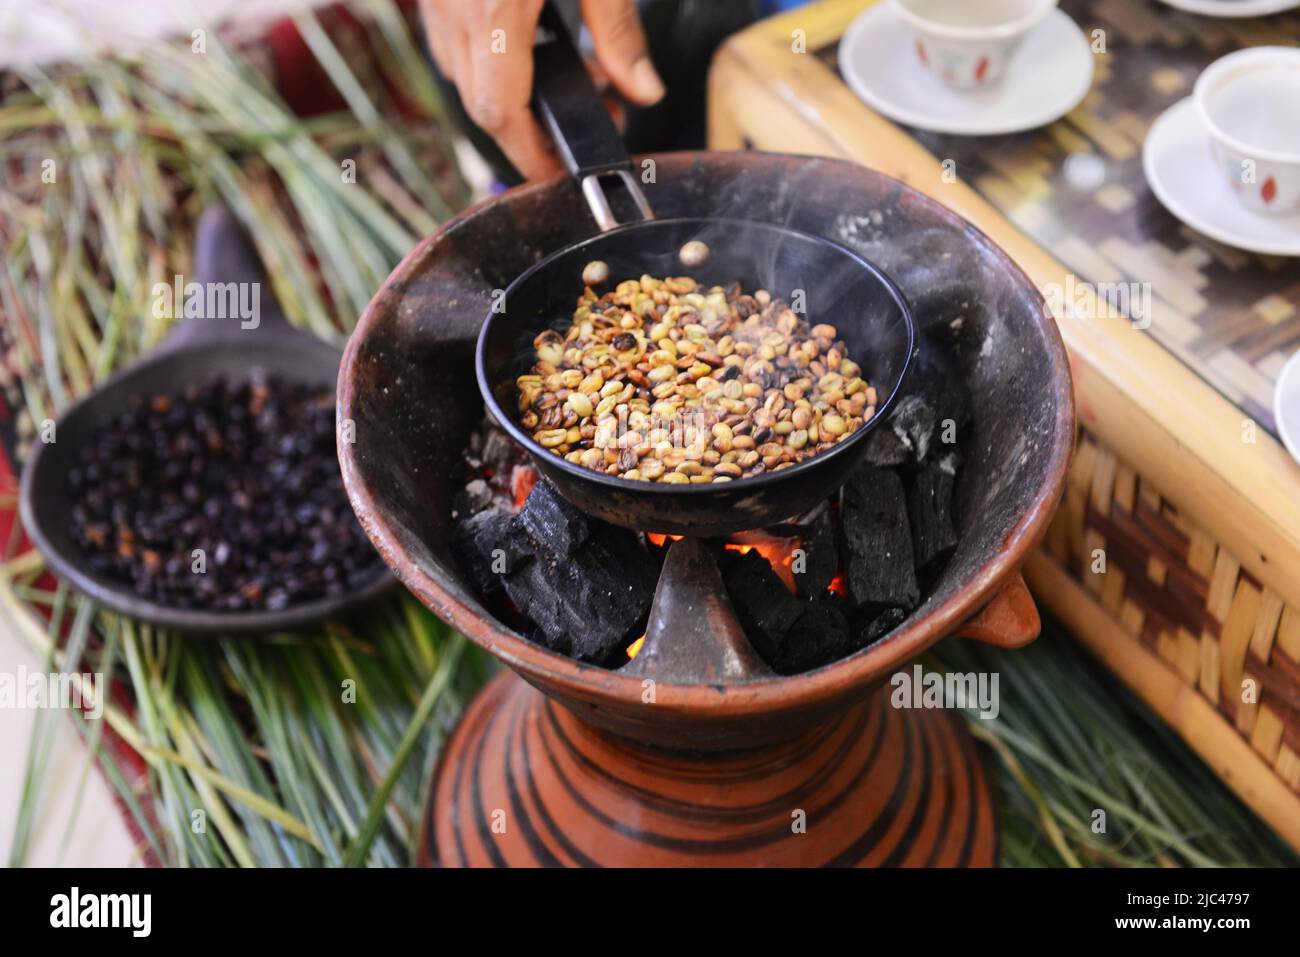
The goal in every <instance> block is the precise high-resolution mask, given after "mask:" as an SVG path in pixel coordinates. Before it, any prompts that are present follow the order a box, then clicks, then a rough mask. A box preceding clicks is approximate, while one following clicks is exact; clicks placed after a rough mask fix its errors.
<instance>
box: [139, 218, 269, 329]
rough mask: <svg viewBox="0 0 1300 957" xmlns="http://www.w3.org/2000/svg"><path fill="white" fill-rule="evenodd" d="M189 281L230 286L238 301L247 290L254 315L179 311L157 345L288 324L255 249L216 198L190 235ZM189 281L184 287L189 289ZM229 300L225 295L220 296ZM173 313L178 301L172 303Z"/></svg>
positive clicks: (204, 285)
mask: <svg viewBox="0 0 1300 957" xmlns="http://www.w3.org/2000/svg"><path fill="white" fill-rule="evenodd" d="M193 282H194V284H195V285H197V286H198V287H199V288H200V289H202V290H204V291H207V290H209V289H210V288H212V287H213V286H214V285H219V286H221V287H223V288H227V289H228V288H233V289H234V290H235V295H236V297H237V298H238V301H239V302H240V303H243V302H244V297H245V295H246V293H255V294H256V298H255V299H254V300H252V302H253V303H254V304H255V305H256V308H257V312H256V314H255V316H256V319H255V321H253V319H252V317H250V318H249V320H245V321H241V320H240V319H239V318H238V317H234V318H232V317H226V318H218V317H216V316H201V317H185V316H178V318H177V319H176V321H175V323H174V324H173V325H172V328H171V331H169V332H168V333H167V337H166V339H164V340H163V344H162V348H164V349H179V348H183V347H186V346H193V345H200V344H206V343H212V342H218V341H226V340H229V339H234V338H236V337H238V336H247V335H250V334H256V333H257V332H258V331H259V330H261V329H265V328H268V327H278V326H285V327H288V326H289V325H290V323H289V320H288V318H286V317H285V314H284V312H283V311H282V310H281V309H280V304H279V303H278V302H276V301H275V296H274V294H273V293H272V292H271V283H270V280H269V279H268V278H267V275H266V270H265V269H263V268H262V263H261V260H259V259H258V258H257V250H256V249H255V248H254V247H253V244H252V243H251V242H250V241H249V239H248V236H247V235H246V234H245V233H244V230H243V229H242V228H241V227H240V225H239V222H238V221H237V220H236V219H235V217H234V214H233V213H231V212H230V210H229V209H227V208H226V207H225V206H224V205H222V204H221V203H214V204H213V205H211V206H208V207H207V208H206V209H204V210H203V214H202V215H201V216H200V217H199V223H198V227H197V229H196V231H195V236H194V276H193ZM188 285H189V284H188V283H187V285H186V288H188ZM224 301H225V302H227V303H228V302H229V301H230V300H229V299H226V300H224ZM174 307H175V308H176V309H177V312H178V313H179V312H180V309H181V300H180V299H179V298H178V301H177V302H176V303H174Z"/></svg>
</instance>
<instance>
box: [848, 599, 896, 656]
mask: <svg viewBox="0 0 1300 957" xmlns="http://www.w3.org/2000/svg"><path fill="white" fill-rule="evenodd" d="M906 620H907V612H905V611H904V610H903V609H901V608H886V609H885V610H884V611H882V612H880V613H879V614H878V615H874V616H872V615H858V616H855V617H854V620H853V640H852V646H853V650H854V651H858V650H860V649H862V648H865V647H867V645H869V644H871V643H872V642H874V641H878V640H880V639H881V638H883V637H884V636H885V635H887V634H889V633H890V632H891V631H893V630H894V629H895V628H897V627H898V626H899V625H901V624H902V623H903V622H905V621H906Z"/></svg>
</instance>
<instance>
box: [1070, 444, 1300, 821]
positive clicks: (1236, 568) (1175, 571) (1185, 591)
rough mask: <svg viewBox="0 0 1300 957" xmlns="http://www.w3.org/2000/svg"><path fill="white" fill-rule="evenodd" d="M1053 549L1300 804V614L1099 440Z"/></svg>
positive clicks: (1073, 488)
mask: <svg viewBox="0 0 1300 957" xmlns="http://www.w3.org/2000/svg"><path fill="white" fill-rule="evenodd" d="M1046 549H1047V551H1048V553H1049V554H1050V555H1051V557H1052V558H1054V559H1055V560H1056V561H1057V562H1059V563H1060V564H1061V566H1063V567H1064V568H1065V569H1066V570H1067V571H1068V573H1069V574H1070V576H1071V577H1072V578H1074V579H1075V580H1077V581H1078V582H1079V583H1080V584H1082V585H1083V587H1084V588H1086V589H1087V590H1088V591H1089V592H1090V593H1091V595H1092V596H1093V598H1094V600H1095V601H1097V602H1098V603H1100V604H1101V605H1102V606H1103V607H1104V608H1105V609H1106V610H1107V611H1108V612H1109V613H1110V614H1111V616H1112V617H1114V618H1115V619H1116V620H1117V621H1118V622H1119V623H1120V625H1121V626H1122V628H1123V630H1124V632H1126V633H1127V634H1128V635H1129V637H1130V638H1132V639H1133V640H1134V641H1137V642H1140V643H1141V644H1142V645H1143V646H1145V647H1146V648H1147V649H1148V650H1149V651H1152V652H1154V653H1155V654H1156V655H1157V656H1159V657H1160V658H1161V659H1162V660H1164V661H1165V662H1167V663H1168V665H1169V666H1170V667H1171V668H1172V669H1173V670H1174V672H1175V673H1176V674H1177V675H1178V676H1180V677H1181V679H1182V680H1183V681H1184V682H1186V683H1187V684H1188V685H1190V686H1192V687H1193V688H1195V689H1196V690H1197V692H1198V693H1199V694H1200V695H1201V696H1202V697H1204V698H1205V700H1206V701H1208V702H1209V703H1210V704H1211V705H1213V706H1214V707H1215V708H1216V709H1217V710H1218V712H1219V713H1220V714H1221V715H1222V716H1223V718H1224V720H1226V721H1227V722H1229V723H1230V724H1231V725H1232V727H1234V728H1235V729H1236V732H1237V733H1238V734H1239V735H1240V736H1241V737H1242V738H1243V739H1244V740H1245V741H1246V742H1248V743H1249V745H1250V747H1251V748H1252V749H1253V750H1254V751H1255V752H1257V753H1258V754H1259V756H1260V757H1261V758H1262V759H1263V760H1264V761H1265V762H1267V763H1268V765H1269V766H1271V767H1272V768H1273V770H1274V772H1275V773H1276V774H1277V776H1278V777H1279V778H1281V780H1282V781H1283V782H1284V783H1285V784H1286V786H1287V787H1288V788H1290V790H1291V791H1292V792H1293V793H1295V794H1296V795H1300V608H1297V607H1296V606H1295V605H1290V604H1287V603H1286V602H1285V601H1284V600H1283V599H1282V598H1281V597H1280V596H1279V595H1277V594H1276V593H1275V592H1273V591H1271V590H1270V589H1268V588H1265V587H1263V586H1261V585H1260V583H1259V582H1258V581H1256V580H1255V578H1254V577H1253V576H1251V575H1250V574H1249V573H1248V572H1246V571H1243V570H1242V568H1241V564H1240V562H1239V561H1238V560H1237V558H1236V557H1234V556H1233V555H1232V554H1231V553H1230V552H1229V551H1228V550H1227V549H1225V548H1222V547H1220V545H1219V544H1218V543H1217V542H1215V541H1214V540H1213V539H1212V538H1210V536H1209V535H1207V534H1205V533H1204V532H1203V531H1201V529H1199V528H1198V527H1197V526H1196V525H1195V524H1193V523H1192V522H1190V521H1188V520H1187V518H1186V517H1184V516H1183V515H1181V514H1179V512H1178V509H1177V508H1175V507H1174V506H1173V505H1172V504H1171V503H1170V502H1169V501H1168V500H1167V499H1166V498H1165V496H1164V495H1163V494H1161V491H1160V490H1159V489H1158V488H1156V487H1155V486H1154V485H1152V483H1151V482H1150V481H1149V480H1148V479H1146V478H1143V477H1142V476H1140V475H1138V474H1137V473H1136V472H1135V471H1134V469H1133V468H1132V467H1131V466H1129V465H1128V464H1126V463H1125V462H1122V461H1120V460H1118V459H1117V458H1116V456H1115V454H1114V453H1113V452H1111V451H1110V450H1109V449H1107V448H1105V447H1104V446H1103V445H1101V444H1100V443H1099V442H1098V441H1097V439H1096V438H1095V437H1094V436H1092V435H1090V434H1089V433H1088V432H1087V431H1081V432H1080V435H1079V442H1078V449H1077V452H1076V454H1075V458H1074V461H1073V463H1072V465H1071V470H1070V480H1069V484H1068V487H1067V490H1066V497H1065V502H1064V504H1063V506H1062V508H1061V510H1060V511H1059V512H1058V513H1057V517H1056V520H1055V522H1054V523H1053V525H1052V528H1051V531H1050V532H1049V534H1048V539H1047V543H1046Z"/></svg>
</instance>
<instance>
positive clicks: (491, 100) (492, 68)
mask: <svg viewBox="0 0 1300 957" xmlns="http://www.w3.org/2000/svg"><path fill="white" fill-rule="evenodd" d="M541 9H542V0H510V2H498V3H490V4H487V11H486V15H480V16H476V17H475V18H474V19H473V21H472V22H471V23H470V24H469V25H468V28H467V31H466V32H467V37H466V39H467V48H468V54H467V59H468V71H469V74H470V76H469V82H468V84H467V86H466V85H463V86H460V90H461V98H462V99H463V100H464V101H465V109H466V111H467V112H468V113H469V115H470V118H471V119H473V120H474V122H475V123H477V124H478V125H479V126H480V127H482V129H483V130H484V132H486V133H487V134H488V135H490V136H491V137H492V138H493V139H495V140H496V141H497V145H498V146H500V147H501V150H502V152H504V153H505V154H506V156H507V157H508V158H509V159H510V162H511V163H513V164H514V166H515V168H516V169H517V170H519V172H520V173H521V174H522V175H523V176H524V177H526V178H528V179H536V178H540V177H544V176H550V175H552V174H553V173H556V172H558V171H559V169H560V164H559V160H558V159H557V158H556V157H555V155H554V152H553V147H552V145H551V141H550V138H549V137H547V135H546V134H545V133H544V132H543V131H542V128H541V126H540V124H538V122H537V119H536V118H535V117H534V116H533V113H532V110H531V109H529V100H530V98H531V96H532V89H533V37H534V35H535V33H536V29H537V19H538V16H539V15H540V14H541ZM467 87H468V88H467Z"/></svg>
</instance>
